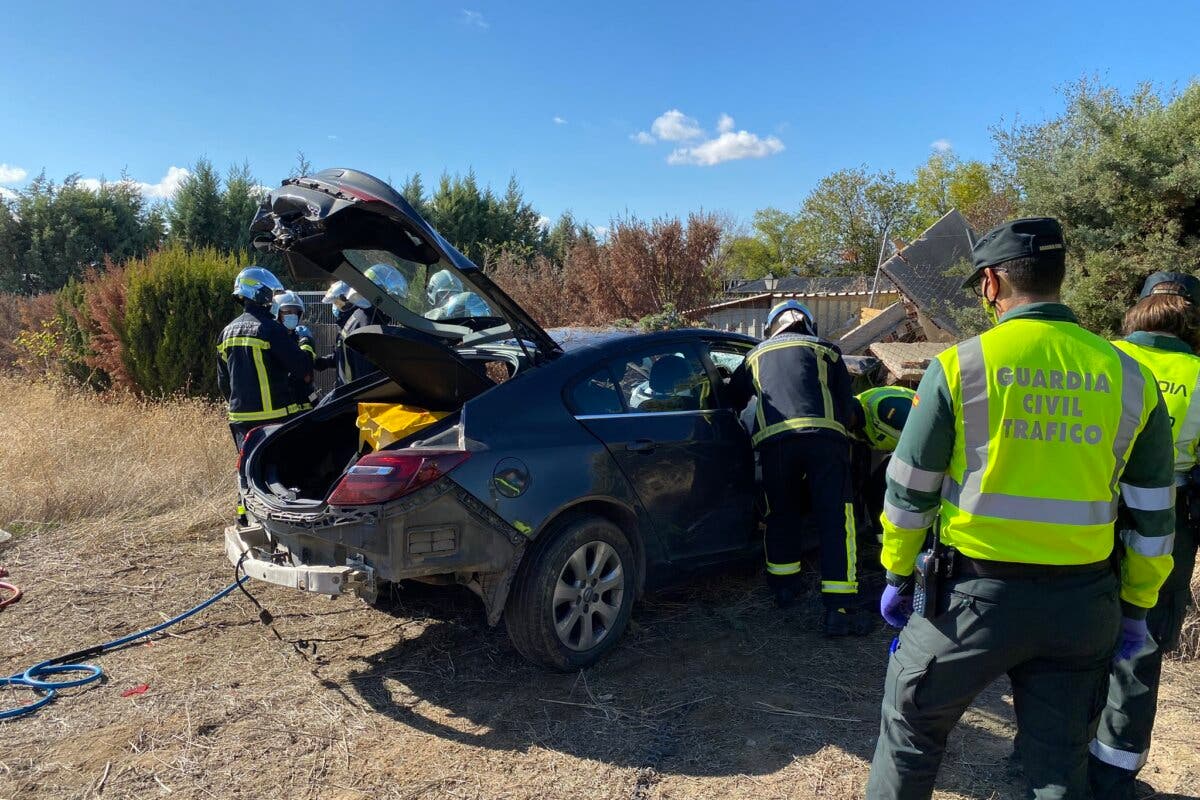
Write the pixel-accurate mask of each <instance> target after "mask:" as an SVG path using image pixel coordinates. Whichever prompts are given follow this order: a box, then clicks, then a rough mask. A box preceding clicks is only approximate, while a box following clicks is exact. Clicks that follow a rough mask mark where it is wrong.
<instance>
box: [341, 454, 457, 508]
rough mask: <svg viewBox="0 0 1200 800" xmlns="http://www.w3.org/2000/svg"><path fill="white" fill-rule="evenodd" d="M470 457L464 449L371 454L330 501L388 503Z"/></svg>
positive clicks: (358, 464)
mask: <svg viewBox="0 0 1200 800" xmlns="http://www.w3.org/2000/svg"><path fill="white" fill-rule="evenodd" d="M470 457H471V454H470V453H469V452H467V451H465V450H443V451H429V450H425V451H421V452H405V451H403V450H385V451H382V452H379V453H370V454H368V455H365V456H363V457H362V458H360V459H359V460H358V463H357V464H355V465H354V466H353V467H351V468H350V469H349V470H348V471H347V472H346V474H345V475H343V476H342V479H341V481H339V482H338V485H337V486H336V487H335V488H334V490H333V493H332V494H330V495H329V500H328V501H327V502H328V503H329V504H330V505H331V506H366V505H374V504H376V503H386V502H387V501H389V500H395V499H396V498H397V497H403V496H404V495H406V494H409V493H411V492H415V491H416V490H417V489H420V488H421V487H422V486H428V485H429V484H431V483H433V482H434V481H436V480H437V479H438V478H440V477H442V476H443V475H445V474H447V473H448V472H450V471H451V470H452V469H454V468H455V467H457V466H458V465H460V464H462V463H463V462H464V461H466V460H467V459H468V458H470Z"/></svg>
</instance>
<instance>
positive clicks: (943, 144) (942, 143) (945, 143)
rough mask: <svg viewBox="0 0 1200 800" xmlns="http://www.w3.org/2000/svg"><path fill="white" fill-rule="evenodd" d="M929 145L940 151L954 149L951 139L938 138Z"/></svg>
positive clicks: (947, 151) (945, 151) (944, 151)
mask: <svg viewBox="0 0 1200 800" xmlns="http://www.w3.org/2000/svg"><path fill="white" fill-rule="evenodd" d="M929 146H930V148H932V149H933V150H934V151H935V152H938V153H949V152H950V151H951V150H952V149H953V146H952V145H951V144H950V140H949V139H938V140H936V141H933V142H930V143H929Z"/></svg>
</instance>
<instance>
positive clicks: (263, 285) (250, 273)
mask: <svg viewBox="0 0 1200 800" xmlns="http://www.w3.org/2000/svg"><path fill="white" fill-rule="evenodd" d="M282 291H283V284H282V283H280V282H279V278H276V277H275V274H274V273H273V272H271V270H269V269H263V268H262V267H255V266H249V267H246V268H245V269H244V270H242V271H241V272H239V273H238V274H237V277H236V278H234V279H233V296H234V297H240V298H242V299H243V300H249V301H250V302H252V303H256V304H258V305H260V306H268V305H270V304H271V300H272V299H273V298H274V296H275V293H276V292H282Z"/></svg>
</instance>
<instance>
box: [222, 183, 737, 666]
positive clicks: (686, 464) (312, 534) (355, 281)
mask: <svg viewBox="0 0 1200 800" xmlns="http://www.w3.org/2000/svg"><path fill="white" fill-rule="evenodd" d="M252 230H253V233H254V236H255V245H256V246H257V247H259V248H260V249H268V250H271V251H274V252H277V253H279V254H281V255H282V257H283V258H284V260H285V261H286V262H287V264H288V265H289V267H290V268H291V270H292V271H293V273H294V275H295V276H296V277H297V278H298V279H309V280H311V279H316V278H321V279H323V280H344V281H345V282H346V283H348V284H349V285H350V286H352V287H354V288H355V289H356V290H357V291H358V292H359V293H360V294H361V295H362V296H363V297H365V298H368V299H369V300H370V301H371V302H372V303H373V304H374V305H375V306H377V307H378V308H379V309H380V310H382V311H383V312H384V313H385V314H386V315H387V316H388V317H389V318H390V320H391V324H390V325H386V326H372V327H367V328H363V329H361V330H359V331H356V332H354V333H352V334H350V335H349V336H348V337H347V339H346V343H347V346H349V347H352V348H354V349H355V350H357V351H359V352H360V353H362V354H363V355H364V356H365V357H366V358H368V359H369V360H370V361H371V362H372V363H374V364H375V365H376V366H377V367H378V368H379V372H377V373H375V374H374V375H368V376H364V377H362V378H360V379H358V380H356V381H354V382H352V383H349V384H347V385H345V386H341V387H339V388H337V389H336V390H334V391H333V392H332V393H330V394H328V395H326V396H325V397H324V398H323V399H322V401H321V402H320V403H319V404H318V406H317V407H316V408H315V409H313V410H312V411H310V412H308V413H306V414H303V415H301V416H299V417H296V418H293V419H291V420H288V421H287V422H285V423H283V424H280V425H270V426H266V427H262V428H258V429H255V430H254V431H252V432H251V433H250V434H249V435H248V436H247V437H246V441H245V445H244V447H243V450H242V453H241V456H240V458H239V465H238V472H239V476H238V477H239V486H240V491H241V506H242V509H243V510H244V513H243V514H242V516H241V517H240V518H239V522H238V524H237V525H234V526H231V527H230V528H228V529H226V532H225V548H226V553H227V555H228V557H229V559H230V560H231V561H233V562H234V563H235V564H237V565H239V569H241V570H244V572H245V573H246V574H247V575H249V576H250V577H253V578H257V579H259V580H263V581H268V582H271V583H276V584H281V585H285V586H291V587H295V588H298V589H303V590H307V591H310V592H315V593H320V594H326V595H340V594H346V593H352V594H356V595H359V596H360V597H363V598H365V599H367V600H368V601H371V600H373V599H374V598H375V596H376V595H377V594H378V593H379V592H381V591H383V590H385V589H386V588H387V587H388V586H389V585H394V584H397V583H398V582H400V581H405V580H418V581H424V582H431V583H457V584H461V585H465V586H467V587H469V588H470V589H471V590H472V591H473V592H474V593H476V594H477V595H478V596H479V597H480V598H481V599H482V601H483V605H484V608H485V609H486V614H487V620H488V622H489V623H490V624H493V625H495V624H497V623H498V622H499V621H500V620H501V619H503V621H504V623H505V626H506V628H507V630H508V633H509V636H510V638H511V640H512V642H513V644H514V646H515V647H516V649H517V650H518V651H519V652H520V653H522V654H523V655H524V656H525V657H527V658H529V659H530V660H532V661H534V662H537V663H539V664H543V665H545V666H547V667H550V668H554V669H561V670H566V669H575V668H579V667H583V666H587V665H589V664H591V663H593V662H595V661H596V660H597V659H599V658H600V657H601V656H602V655H604V653H606V652H607V651H608V650H610V649H611V648H612V647H613V646H615V645H616V643H617V641H618V640H619V639H620V638H621V635H622V633H623V632H624V630H625V628H626V626H627V624H628V622H629V618H630V613H631V610H632V606H633V603H634V601H635V599H636V598H637V597H638V596H639V595H641V594H642V593H643V592H644V591H645V589H646V587H647V586H652V585H654V584H658V583H663V582H666V581H668V580H672V579H675V578H676V577H677V576H679V575H684V574H688V572H689V571H690V570H692V569H693V568H699V567H707V566H711V565H715V564H722V563H725V562H730V561H733V560H737V559H744V558H746V557H747V556H749V555H752V554H753V553H754V552H755V551H756V550H757V548H758V547H759V546H760V545H759V541H760V537H759V535H758V532H757V531H758V529H757V519H756V514H755V508H754V506H755V477H754V476H755V470H754V460H753V459H754V457H753V451H752V449H751V446H750V440H749V436H748V434H747V431H746V430H745V428H744V427H743V425H742V423H741V422H740V420H739V417H738V412H737V410H735V409H734V408H731V407H730V406H729V404H728V403H727V402H726V398H725V397H724V393H723V389H724V385H723V379H724V378H726V377H728V375H729V374H730V373H731V371H732V370H733V369H734V368H736V366H737V364H739V363H740V362H741V360H742V359H743V358H744V357H745V355H746V353H747V352H749V350H750V349H751V348H752V347H753V346H754V345H755V343H756V340H755V339H753V338H751V337H748V336H743V335H740V334H736V333H722V332H717V331H708V330H697V329H686V330H676V331H669V332H660V333H650V334H638V333H633V332H630V331H617V330H605V331H596V330H570V329H569V330H556V331H553V332H547V331H545V330H543V329H542V328H541V327H540V326H539V325H538V324H537V323H536V322H534V320H533V319H532V318H530V316H529V315H528V314H527V313H525V312H524V311H523V310H522V309H521V308H520V307H519V306H517V305H516V304H515V303H514V302H513V300H512V299H511V298H509V297H508V296H507V295H506V294H505V293H504V292H503V291H502V290H500V289H499V288H498V287H497V286H496V285H495V284H494V283H493V282H492V281H491V280H490V279H489V278H488V277H487V276H486V275H485V274H484V273H483V271H482V270H480V269H479V268H478V267H477V266H475V265H474V264H473V263H471V262H470V261H469V260H468V259H467V258H465V257H464V256H463V255H462V254H461V253H459V252H458V251H457V250H456V249H455V248H454V247H453V246H451V245H450V244H449V243H448V242H447V241H446V240H445V239H443V238H442V236H440V235H439V234H438V233H437V232H436V231H435V230H434V229H433V228H432V227H430V226H429V224H428V223H427V222H426V221H425V220H424V219H422V218H421V216H420V215H418V214H417V212H416V211H415V210H413V208H412V207H411V206H410V205H409V204H408V203H407V202H406V201H405V200H404V198H402V197H401V196H400V195H399V194H398V193H397V192H396V191H395V190H394V189H392V187H390V186H389V185H387V184H386V183H384V182H382V181H380V180H378V179H376V178H373V177H371V176H369V175H366V174H364V173H362V172H357V171H354V170H349V169H332V170H324V171H322V172H319V173H317V174H316V175H314V176H311V177H301V178H296V179H290V180H288V181H286V182H285V183H284V184H283V185H282V186H281V187H280V188H279V189H276V190H275V191H273V192H272V193H271V194H270V196H269V197H268V198H267V199H266V200H264V202H263V203H262V206H261V208H260V209H259V211H258V214H257V216H256V218H255V220H254V222H253V225H252ZM379 264H384V265H388V266H390V267H394V268H395V269H396V270H399V271H400V272H401V273H402V274H403V275H404V277H405V279H406V281H407V291H406V292H404V293H401V292H398V291H397V290H396V289H395V287H394V286H389V287H384V286H379V285H376V284H375V283H373V282H372V281H371V280H370V279H369V278H368V277H367V272H368V271H372V274H379V273H380V272H381V271H380V270H378V269H376V270H372V269H371V268H372V267H374V266H376V265H379ZM447 271H448V272H449V273H450V275H451V276H452V277H453V278H455V279H456V280H457V281H459V282H461V284H462V286H463V289H464V291H466V292H468V293H471V294H473V295H475V299H474V300H472V301H471V302H460V303H457V305H456V307H457V308H459V309H461V311H460V312H459V313H461V314H463V315H462V316H447V315H445V314H444V313H443V312H439V311H438V310H437V309H434V308H430V303H431V301H432V294H431V293H430V292H427V291H426V287H427V286H428V285H429V282H430V280H431V279H432V277H433V276H435V275H438V274H439V273H440V274H442V276H443V277H441V278H439V279H438V280H439V281H444V280H445V272H447ZM379 408H385V409H387V408H401V409H404V413H405V414H409V415H411V416H412V418H414V419H416V418H418V417H420V418H421V419H422V422H421V427H419V428H414V429H413V430H412V432H411V433H409V432H407V431H406V430H404V429H401V430H400V431H399V432H398V434H397V438H396V439H395V441H391V442H390V443H387V444H385V445H382V446H380V447H378V448H372V447H371V446H370V444H369V443H368V442H364V434H363V420H364V415H365V416H369V415H370V413H371V411H370V410H371V409H379Z"/></svg>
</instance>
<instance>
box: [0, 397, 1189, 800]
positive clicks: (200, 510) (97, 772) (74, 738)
mask: <svg viewBox="0 0 1200 800" xmlns="http://www.w3.org/2000/svg"><path fill="white" fill-rule="evenodd" d="M0 437H3V438H0V447H3V448H4V451H3V454H2V455H0V524H4V523H5V522H9V523H11V521H13V520H18V521H21V524H20V525H16V526H12V527H14V528H15V530H14V533H15V534H16V536H15V537H14V539H13V541H12V542H11V543H10V544H9V545H8V546H6V547H5V549H3V550H0V562H3V563H4V565H5V566H7V567H8V568H9V569H10V570H11V571H12V573H13V578H14V579H15V580H16V581H17V582H18V583H19V584H21V585H22V586H23V587H24V588H25V590H26V596H25V598H24V599H23V600H22V601H21V602H20V603H18V604H16V605H14V606H12V607H10V608H8V609H5V610H4V611H0V674H10V673H12V672H13V671H16V670H17V669H20V668H24V667H25V666H28V665H29V664H31V663H33V662H35V661H38V660H40V659H42V658H45V657H48V656H50V655H53V654H56V653H60V652H65V651H67V650H69V649H74V648H76V647H79V646H83V645H86V644H91V643H94V642H100V641H105V640H108V639H110V638H113V637H114V636H117V635H119V634H121V633H125V632H128V631H129V630H132V629H133V628H135V627H140V626H142V625H145V624H149V623H152V622H155V621H158V620H160V619H163V618H164V617H165V615H168V614H171V613H174V612H176V611H179V610H182V609H184V608H187V607H188V606H190V605H192V604H194V603H195V602H196V601H197V600H199V599H200V598H203V597H206V596H208V595H209V594H211V593H212V592H214V591H215V590H216V589H218V588H220V587H221V586H223V585H225V584H227V583H228V582H229V580H230V579H231V577H232V570H231V568H230V566H229V564H228V562H227V561H225V559H224V556H223V554H222V552H221V544H220V525H221V524H222V522H223V521H224V518H225V517H226V516H227V511H228V510H229V507H230V504H231V502H232V490H231V486H230V482H229V470H230V467H231V466H232V460H233V447H232V444H231V442H230V441H229V436H228V432H227V430H226V428H225V426H224V423H223V421H222V419H221V416H220V414H219V413H218V412H217V411H215V410H214V409H212V408H211V407H208V406H205V405H203V404H195V403H186V402H185V403H175V404H167V405H163V406H143V405H140V404H138V403H136V402H131V401H127V400H118V401H113V402H106V403H104V404H102V405H98V404H97V401H96V399H95V398H93V397H86V396H85V397H72V396H69V395H62V394H59V393H56V392H53V391H51V390H48V389H45V388H39V387H26V386H22V385H19V384H15V383H12V382H0ZM10 451H11V456H10ZM47 454H52V455H47ZM34 523H39V524H34ZM256 593H258V594H259V595H260V597H261V599H262V600H263V602H264V603H265V604H266V605H267V606H268V607H269V608H270V609H271V611H272V612H273V613H274V614H275V617H276V625H275V627H276V630H277V631H278V633H279V636H280V637H281V638H275V637H274V636H272V635H271V633H270V632H269V631H267V630H266V629H264V628H263V627H261V626H260V625H258V623H257V621H256V620H255V613H254V609H252V608H251V607H250V605H249V604H248V603H247V602H245V600H244V598H242V597H240V596H238V595H237V594H235V595H233V596H232V597H231V598H230V599H228V600H225V601H222V602H221V603H219V604H217V605H215V606H214V607H212V608H211V609H209V610H208V611H206V612H205V613H204V615H203V616H200V617H196V618H194V619H192V620H189V621H187V622H186V623H184V624H182V625H180V626H177V627H176V628H174V629H172V630H171V631H170V633H169V634H168V635H166V636H163V637H160V638H158V639H156V640H155V641H154V642H153V643H151V644H145V645H140V646H136V647H133V648H130V649H127V650H124V651H121V652H117V653H112V654H108V655H105V656H104V657H103V658H102V659H100V663H101V664H102V665H103V666H104V668H105V669H106V670H107V671H108V675H109V678H108V680H107V682H105V683H103V684H99V685H93V686H91V687H87V688H84V689H72V690H64V691H63V692H62V693H61V696H60V698H59V699H58V700H57V701H56V702H55V703H54V704H52V705H51V706H49V707H48V708H46V709H45V710H44V711H43V712H41V713H40V714H38V715H36V716H34V717H31V718H26V719H23V720H20V721H15V722H8V723H0V800H9V798H21V799H22V800H26V798H65V797H97V796H98V797H103V798H126V797H128V798H135V797H136V798H143V797H165V796H168V795H169V796H170V797H172V798H213V797H219V798H224V797H243V798H264V799H265V798H275V797H289V798H314V799H315V798H320V800H352V799H356V798H363V797H379V798H393V800H399V799H401V798H403V799H405V800H419V799H420V798H435V797H437V798H440V797H453V798H481V799H483V798H488V799H490V798H572V799H574V798H579V797H588V798H595V799H596V800H601V799H603V798H614V799H615V798H621V800H648V799H649V798H664V799H665V798H674V799H675V800H693V799H694V798H725V797H729V798H733V797H755V798H793V797H800V798H807V797H822V798H855V797H861V793H862V787H863V785H864V783H865V780H866V775H867V760H868V759H869V758H870V754H871V750H872V748H873V745H874V737H875V735H876V731H877V729H878V708H879V697H880V691H881V687H882V683H883V670H884V665H885V662H886V658H887V644H888V640H889V638H890V634H888V633H885V632H882V631H881V632H879V633H878V634H877V635H875V636H872V637H867V638H865V639H862V640H856V641H850V642H834V643H830V642H827V641H825V640H823V639H821V638H820V637H819V636H818V635H817V634H816V631H815V614H813V613H812V612H811V610H810V609H802V610H800V611H793V612H789V613H786V614H784V613H780V612H778V611H776V610H775V609H774V608H773V606H772V605H771V603H770V601H769V599H768V597H767V595H766V592H765V591H764V590H763V588H762V585H761V582H760V578H759V577H758V576H756V575H746V574H743V575H740V576H726V577H724V578H720V579H708V580H704V581H697V582H696V584H695V585H694V586H693V587H692V588H688V589H682V590H675V591H672V592H664V593H658V594H655V595H653V596H651V597H649V598H647V600H646V601H645V602H643V603H642V604H640V605H639V606H638V607H637V608H636V609H635V611H634V617H633V621H632V626H631V630H630V631H629V633H628V635H627V638H626V640H625V641H624V642H623V643H622V645H621V647H620V648H618V650H617V651H616V652H615V653H614V654H613V655H612V656H610V657H609V658H607V659H605V661H604V662H602V663H601V664H600V665H599V666H597V667H595V668H593V669H590V670H588V671H586V672H583V673H579V674H575V675H554V674H548V673H545V672H543V671H541V670H538V669H536V668H534V667H531V666H530V665H528V664H526V663H525V662H524V661H522V660H521V659H520V658H519V657H518V656H517V655H516V653H515V652H514V651H513V650H512V648H511V646H510V645H509V644H508V642H507V640H506V638H505V636H504V633H503V629H502V628H501V629H491V628H488V627H487V626H486V625H485V623H484V622H483V614H482V610H481V607H480V604H479V603H478V601H476V600H475V599H474V598H473V597H471V596H469V595H468V594H466V593H465V591H463V592H456V591H445V590H433V589H424V590H416V589H407V590H405V591H404V592H403V593H402V594H401V595H400V598H399V601H398V602H397V603H396V604H395V606H394V607H392V608H391V609H390V610H389V612H388V613H383V612H380V611H375V610H372V609H370V608H367V607H366V606H364V605H363V604H361V603H358V602H356V601H353V600H339V601H337V602H330V601H328V600H326V599H323V598H320V597H314V596H310V595H305V594H301V593H299V592H295V591H289V590H286V589H282V588H270V587H262V586H259V587H257V588H256ZM1196 672H1197V671H1196V669H1195V665H1194V664H1184V663H1180V662H1168V663H1167V664H1166V665H1165V666H1164V675H1165V683H1164V689H1163V709H1164V710H1163V712H1162V714H1161V715H1160V721H1159V726H1158V734H1159V735H1158V738H1157V739H1156V742H1155V746H1154V751H1153V753H1152V754H1151V765H1150V767H1149V768H1148V770H1147V773H1146V778H1147V780H1149V781H1150V782H1151V783H1152V784H1153V785H1154V786H1155V787H1156V788H1158V789H1159V790H1160V791H1162V792H1177V793H1179V794H1180V795H1192V794H1197V793H1198V792H1200V777H1198V776H1200V753H1197V751H1196V749H1195V745H1194V741H1193V739H1194V732H1195V730H1197V728H1198V727H1200V706H1198V705H1197V701H1196V698H1197V697H1198V696H1200V693H1198V684H1200V680H1198V677H1197V674H1196ZM142 683H145V684H148V685H149V687H150V688H149V691H147V692H146V693H144V694H140V695H135V696H132V697H128V698H125V697H121V691H122V690H124V689H126V688H130V687H133V686H136V685H138V684H142ZM1006 691H1007V685H1006V684H1004V683H1003V682H1000V683H998V684H996V685H994V686H993V687H991V688H990V689H989V690H988V691H987V692H985V693H984V695H983V696H981V697H980V699H979V701H978V702H977V703H976V704H975V706H974V707H973V708H972V709H971V710H970V711H969V712H968V714H967V716H966V717H965V718H964V720H963V722H962V724H961V725H960V726H959V727H958V729H957V730H956V732H955V734H954V736H953V737H952V738H951V742H950V749H949V752H948V754H947V758H946V761H945V764H944V767H943V770H942V774H941V777H940V778H939V787H940V789H941V791H940V792H939V793H938V795H937V796H938V797H939V798H977V799H978V800H984V799H985V798H986V799H988V800H1008V799H1009V798H1017V797H1020V796H1021V792H1022V787H1021V786H1020V784H1019V782H1018V781H1016V780H1015V779H1014V778H1013V776H1012V775H1011V774H1010V773H1009V772H1008V769H1007V760H1006V759H1007V756H1008V753H1009V752H1010V750H1011V735H1012V713H1011V699H1010V698H1009V697H1008V696H1007V695H1006ZM13 695H15V693H9V692H5V691H0V705H11V704H15V703H16V702H18V698H17V697H15V696H13Z"/></svg>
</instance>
